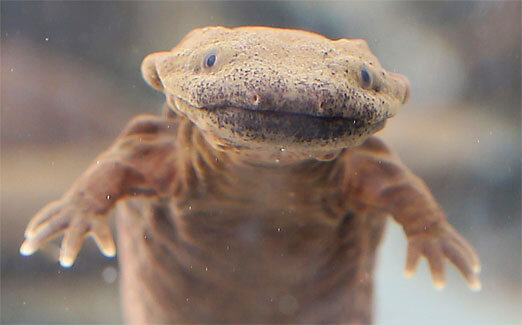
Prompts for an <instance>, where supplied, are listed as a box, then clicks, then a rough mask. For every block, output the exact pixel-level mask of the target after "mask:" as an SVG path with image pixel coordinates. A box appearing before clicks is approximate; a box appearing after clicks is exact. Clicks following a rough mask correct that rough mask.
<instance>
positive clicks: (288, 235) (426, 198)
mask: <svg viewBox="0 0 522 325" xmlns="http://www.w3.org/2000/svg"><path fill="white" fill-rule="evenodd" d="M210 56H214V58H213V60H210V61H209V60H208V58H209V57H210ZM208 62H210V63H211V64H209V63H208ZM363 71H364V72H363ZM142 72H143V76H144V78H145V80H147V82H148V83H149V84H151V85H152V86H153V87H154V88H156V89H158V90H161V91H163V92H164V93H165V95H166V98H167V103H168V106H169V109H168V110H167V112H166V113H165V114H164V116H152V115H142V116H139V117H137V118H135V119H134V120H133V121H131V122H130V123H129V125H128V126H127V127H126V129H125V130H124V131H123V132H122V134H121V135H120V137H119V138H118V139H117V140H116V142H115V143H114V144H113V146H112V147H111V148H110V149H109V150H107V151H106V152H104V153H103V154H102V155H100V156H99V157H98V158H97V159H96V162H95V163H94V164H93V165H92V166H91V167H90V168H89V169H88V170H87V171H86V172H85V173H84V174H83V175H82V176H81V177H80V178H79V179H78V181H77V182H76V183H75V184H74V185H73V187H72V188H71V189H70V190H69V191H68V192H67V193H66V194H65V195H64V196H63V197H62V198H61V199H59V200H57V201H55V202H52V203H50V204H49V205H48V206H46V207H45V208H43V209H42V210H41V211H40V212H39V213H38V214H37V215H36V216H35V217H34V218H33V220H31V222H30V223H29V225H28V227H27V231H26V241H25V242H24V243H23V245H22V247H21V252H22V253H23V254H25V255H29V254H32V253H33V252H34V251H35V250H37V249H38V247H40V246H41V245H42V244H43V243H44V242H45V241H46V240H48V239H50V238H51V237H53V236H55V235H58V234H60V233H62V232H65V235H64V239H63V243H62V250H61V256H60V262H61V263H62V265H64V266H70V265H72V263H73V261H74V259H75V257H76V255H77V253H78V251H79V249H80V247H81V243H82V240H83V238H84V236H85V235H87V234H91V235H92V236H93V237H94V239H95V240H96V242H97V243H98V245H99V247H100V249H101V250H102V252H103V253H104V254H105V255H108V256H111V255H114V253H115V248H114V244H113V241H112V237H111V234H110V231H109V229H108V227H107V224H106V215H107V213H108V212H109V211H110V210H111V209H112V208H113V207H114V206H117V224H118V243H119V245H118V247H119V252H120V256H119V260H120V264H121V274H122V277H121V278H122V280H121V281H122V299H123V306H124V311H125V315H126V319H127V321H128V322H129V323H135V324H144V323H228V322H235V323H338V322H344V323H361V324H366V323H369V322H371V309H372V308H371V305H372V300H371V298H372V281H373V280H372V279H373V265H374V261H375V253H376V249H377V246H378V244H379V241H380V239H381V235H382V232H383V230H384V225H385V220H386V216H388V215H391V216H392V217H393V218H394V219H395V220H396V221H397V222H399V223H400V224H401V225H402V226H403V228H404V231H405V234H406V236H407V238H408V257H407V261H406V269H405V272H406V273H407V274H411V273H412V272H413V271H414V269H415V266H416V264H417V262H418V260H419V258H420V257H421V256H424V257H426V258H427V260H428V262H429V264H430V269H431V272H432V275H433V279H434V283H435V285H436V286H437V287H441V286H442V285H443V284H444V265H443V263H444V260H445V259H446V258H447V259H449V260H450V261H451V262H453V264H455V266H456V267H457V268H458V269H459V270H460V271H461V273H462V274H463V276H464V277H465V279H466V281H467V282H468V283H469V285H470V286H471V287H472V288H475V289H476V288H479V287H480V282H479V280H478V277H477V275H476V273H477V272H478V270H479V261H478V258H477V256H476V254H475V252H474V250H473V248H472V247H471V246H470V244H469V243H468V242H467V241H466V240H465V239H463V238H462V237H461V236H460V235H459V234H458V233H457V232H456V231H455V230H454V229H453V228H452V227H451V226H450V225H449V223H448V222H447V221H446V220H445V216H444V214H443V212H442V210H441V208H440V207H439V205H438V204H437V203H436V201H435V200H434V198H433V196H432V195H431V194H430V192H429V190H428V189H427V187H426V186H425V184H424V183H423V182H422V180H420V179H419V178H418V177H416V176H415V175H413V174H412V173H411V171H410V170H408V168H407V167H405V166H404V165H403V164H402V163H401V162H400V160H399V158H398V157H397V156H396V155H394V154H393V153H392V152H391V151H390V150H389V149H388V148H387V147H386V146H385V145H384V144H383V143H382V142H381V141H380V140H379V139H377V138H376V137H373V136H371V134H373V133H374V132H376V131H377V130H379V129H380V128H382V127H383V126H384V123H385V120H386V119H387V118H389V117H391V116H393V115H394V114H395V113H396V112H397V110H398V108H399V107H400V105H402V104H403V103H404V102H406V100H407V98H408V96H409V84H408V81H407V79H406V78H405V77H403V76H401V75H398V74H393V73H389V72H386V71H385V70H384V69H383V68H382V67H381V66H380V65H379V63H378V61H377V59H376V58H375V57H374V56H373V54H371V52H370V51H369V49H368V47H367V45H366V43H365V42H364V41H361V40H346V39H343V40H338V41H331V40H328V39H326V38H324V37H323V36H320V35H317V34H313V33H310V32H304V31H297V30H284V29H275V28H260V27H242V28H235V29H227V28H222V27H212V28H203V29H197V30H194V31H192V32H191V33H189V34H188V35H187V36H186V37H185V38H184V39H183V40H182V41H181V43H180V44H179V45H178V46H176V47H174V48H173V49H172V51H170V52H158V53H154V54H151V55H149V56H147V57H146V58H145V59H144V62H143V64H142ZM365 74H367V76H366V77H368V75H369V77H368V78H365Z"/></svg>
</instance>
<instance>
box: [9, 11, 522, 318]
mask: <svg viewBox="0 0 522 325" xmlns="http://www.w3.org/2000/svg"><path fill="white" fill-rule="evenodd" d="M0 9H1V43H0V45H1V141H2V143H1V185H2V187H1V311H0V313H1V319H0V320H1V322H2V323H5V324H7V323H26V324H27V323H69V324H72V323H120V322H121V321H122V318H121V311H120V304H119V292H118V272H119V271H118V267H117V263H116V260H115V259H107V258H104V257H103V256H101V254H99V252H97V250H96V249H95V247H94V244H93V243H92V241H91V240H90V239H89V240H87V241H86V243H85V245H84V247H83V249H82V251H81V253H80V256H79V258H78V260H77V263H76V264H75V265H74V266H73V267H72V268H71V269H67V270H65V269H62V268H60V267H59V265H58V264H57V260H56V256H57V250H58V241H55V242H53V243H52V244H49V245H48V246H46V248H45V249H44V250H42V251H40V252H38V253H36V254H35V255H34V256H32V257H30V258H27V257H22V256H20V255H19V253H18V248H19V245H20V243H21V242H22V240H23V231H24V227H25V225H26V223H27V222H28V221H29V219H30V218H31V216H32V215H33V214H34V213H35V212H36V211H37V210H38V209H39V208H40V207H42V206H43V205H44V204H46V203H47V202H49V201H50V200H53V199H56V198H58V197H59V196H60V195H61V194H62V193H63V192H64V191H65V190H66V189H67V188H68V187H69V186H70V185H71V184H72V182H73V181H74V179H75V178H76V177H77V176H78V175H79V174H80V173H81V172H82V171H83V170H84V169H85V168H86V167H87V166H88V165H89V164H90V162H91V161H92V160H93V159H94V158H95V156H96V154H97V153H99V152H101V151H102V150H104V149H105V148H106V147H107V146H109V145H110V143H111V142H112V140H113V139H114V137H115V136H116V135H117V134H118V133H119V132H120V130H121V129H122V127H123V126H124V125H125V124H126V122H127V121H128V120H129V119H130V118H131V117H132V116H134V115H136V114H138V113H157V112H159V111H160V108H161V105H162V102H163V97H162V96H161V95H160V94H159V93H157V92H154V91H153V90H152V89H150V88H149V87H147V86H146V85H145V83H144V82H143V81H142V79H141V76H140V70H139V66H140V63H141V59H142V58H143V57H144V56H145V55H146V54H147V53H149V52H152V51H157V50H165V49H169V48H171V47H173V46H174V45H175V44H176V43H177V42H178V41H179V40H180V39H181V37H182V36H183V35H185V34H186V33H187V32H188V31H190V30H191V29H192V28H195V27H199V26H204V25H226V26H238V25H270V26H281V27H294V28H301V29H307V30H312V31H315V32H317V33H320V34H324V35H326V36H328V37H330V38H342V37H348V38H364V39H366V40H367V41H368V43H369V44H370V47H371V49H372V51H373V52H374V53H375V54H376V55H377V57H379V58H380V61H381V63H382V65H383V66H384V67H385V68H386V69H387V70H390V71H395V72H400V73H402V74H405V75H406V76H408V77H409V79H410V81H411V84H412V91H411V93H412V97H411V100H410V102H409V103H408V104H407V105H406V106H405V107H403V108H402V110H401V111H400V112H399V114H398V115H397V117H395V118H394V119H392V120H390V121H389V122H388V126H387V128H385V130H383V131H382V132H381V133H380V136H381V137H383V138H385V139H386V142H387V143H389V144H390V146H392V147H393V148H395V149H396V151H397V152H398V153H399V155H400V156H401V157H402V159H403V160H404V161H405V162H406V164H407V165H408V166H410V167H411V168H412V169H413V170H414V171H415V172H416V173H417V174H419V175H420V176H421V177H422V178H423V179H424V180H426V182H427V183H428V185H429V186H430V188H431V189H432V191H433V193H434V195H435V197H436V198H437V199H438V200H439V202H440V203H441V204H442V206H443V207H444V209H445V211H446V212H447V215H448V219H449V220H450V221H451V223H452V224H453V225H455V227H456V228H457V229H458V231H459V232H460V233H461V234H463V235H464V236H465V237H467V238H468V239H469V240H470V241H471V243H472V244H473V245H474V246H475V248H476V249H477V251H478V253H479V255H480V257H481V260H482V265H483V270H482V273H481V279H482V283H483V290H482V291H481V292H480V293H474V292H471V291H470V290H469V289H468V288H467V287H466V285H465V282H464V281H463V280H462V279H461V278H460V275H459V274H458V273H457V272H456V271H455V269H454V268H453V267H448V268H447V278H448V279H447V286H446V288H445V289H444V290H443V291H436V290H435V289H434V288H433V287H432V285H431V280H430V278H429V273H428V268H427V266H426V264H425V262H424V261H423V262H422V263H421V265H420V266H419V269H418V270H417V273H416V274H415V276H414V278H413V279H405V278H404V277H403V276H402V268H403V265H404V260H405V251H406V240H405V238H404V236H403V234H402V231H401V229H400V228H399V227H398V226H397V225H395V224H394V223H392V222H390V223H389V224H388V230H387V232H386V236H385V240H384V242H383V244H382V246H381V248H380V251H379V257H378V267H377V272H376V279H375V280H376V283H375V284H376V289H375V302H374V303H375V322H376V323H377V324H420V323H422V324H430V323H431V324H440V323H442V322H444V323H445V324H460V323H465V324H520V323H521V322H522V315H521V313H522V312H521V305H522V298H521V296H522V293H521V292H522V286H521V282H522V279H521V270H522V264H521V220H520V219H521V210H520V203H521V175H520V159H521V133H520V132H521V129H520V122H521V116H520V112H521V102H520V99H521V91H520V86H521V85H520V80H521V69H520V67H521V63H520V62H521V58H520V53H521V16H520V15H521V3H520V2H460V1H459V2H439V1H437V2H422V3H415V2H395V1H394V2H321V3H318V2H297V1H294V2H248V3H243V2H217V1H215V2H145V1H143V2H112V1H101V2H55V1H53V2H45V1H38V2H15V1H2V2H1V8H0Z"/></svg>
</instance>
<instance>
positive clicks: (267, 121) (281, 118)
mask: <svg viewBox="0 0 522 325" xmlns="http://www.w3.org/2000/svg"><path fill="white" fill-rule="evenodd" d="M197 110H198V111H200V112H201V113H203V114H205V115H207V117H208V118H209V119H210V120H211V121H212V123H213V124H214V125H215V126H216V127H218V128H224V129H228V130H230V131H231V132H232V133H234V134H237V135H240V136H246V137H249V138H261V139H267V140H269V139H271V138H274V137H278V138H279V137H286V138H290V139H291V140H293V141H294V142H310V141H314V140H337V139H341V138H346V137H352V136H356V137H359V136H364V135H367V134H371V133H374V132H376V131H377V130H379V129H381V128H382V127H383V126H384V123H385V119H383V120H378V121H372V122H367V121H363V120H360V119H356V118H346V117H330V116H314V115H308V114H302V113H295V112H282V111H271V110H262V111H260V110H252V109H249V108H241V107H231V106H227V107H221V108H212V109H207V108H198V109H197Z"/></svg>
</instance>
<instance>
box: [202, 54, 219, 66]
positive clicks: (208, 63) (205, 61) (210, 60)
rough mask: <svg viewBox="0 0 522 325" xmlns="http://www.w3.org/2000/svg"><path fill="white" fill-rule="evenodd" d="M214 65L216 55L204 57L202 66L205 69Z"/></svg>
mask: <svg viewBox="0 0 522 325" xmlns="http://www.w3.org/2000/svg"><path fill="white" fill-rule="evenodd" d="M214 63H216V54H214V53H210V54H207V56H205V59H203V65H204V66H205V68H210V67H212V66H213V65H214Z"/></svg>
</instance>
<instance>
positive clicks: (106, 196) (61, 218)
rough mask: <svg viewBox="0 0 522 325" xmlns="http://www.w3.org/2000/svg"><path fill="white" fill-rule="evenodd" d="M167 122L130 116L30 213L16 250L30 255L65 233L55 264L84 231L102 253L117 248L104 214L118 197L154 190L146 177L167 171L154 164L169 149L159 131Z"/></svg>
mask: <svg viewBox="0 0 522 325" xmlns="http://www.w3.org/2000/svg"><path fill="white" fill-rule="evenodd" d="M169 123H170V122H168V121H165V120H163V119H161V118H159V117H156V116H147V115H142V116H139V117H138V118H135V119H134V120H133V121H131V122H130V123H129V124H128V126H127V128H126V129H125V130H124V131H123V132H122V134H121V135H120V137H119V138H118V139H117V140H116V142H115V143H114V144H113V145H112V146H111V147H110V148H109V149H108V150H107V151H105V152H104V153H102V154H101V155H100V156H99V157H98V158H97V159H96V160H95V162H94V163H93V164H92V165H91V166H90V167H89V168H88V169H87V170H86V171H85V172H84V173H83V174H82V175H81V176H80V177H79V178H78V179H77V180H76V182H75V183H74V184H73V186H72V187H71V188H70V189H69V191H67V192H66V193H65V194H64V195H63V196H62V197H61V198H60V199H58V200H56V201H53V202H51V203H49V204H48V205H46V206H45V207H43V208H42V209H41V210H40V211H39V212H38V213H37V214H36V215H35V216H34V217H33V218H32V219H31V221H30V222H29V224H28V226H27V228H26V231H25V241H24V242H23V243H22V246H21V247H20V253H21V254H22V255H31V254H33V253H34V252H35V251H36V250H38V249H39V248H40V247H41V246H42V245H43V244H44V243H45V242H47V241H48V240H50V239H52V238H54V237H56V236H58V235H60V234H61V233H64V237H63V240H62V245H61V249H60V264H61V265H62V266H64V267H69V266H71V265H72V264H73V263H74V260H75V259H76V256H77V254H78V252H79V250H80V248H81V246H82V242H83V238H84V237H85V236H86V235H91V236H92V237H93V239H94V240H95V242H96V244H97V245H98V247H99V248H100V250H101V251H102V253H103V254H104V255H105V256H114V255H115V253H116V248H115V245H114V240H113V238H112V235H111V232H110V229H109V226H108V223H107V215H108V213H109V212H110V210H111V209H112V208H113V207H114V205H115V203H116V202H117V201H118V200H119V199H120V198H123V197H125V196H127V195H143V194H145V195H147V194H148V195H152V194H154V193H155V190H156V186H155V184H154V182H153V181H152V180H151V179H152V178H154V176H161V175H158V174H160V173H164V174H169V173H170V171H164V170H162V168H163V169H165V167H158V165H157V164H156V163H158V162H160V161H162V160H165V159H167V158H168V156H169V155H170V154H171V153H172V148H170V147H169V146H170V142H169V141H168V139H165V137H162V136H161V135H162V134H163V135H164V134H165V133H166V132H167V131H166V130H168V129H170V124H169ZM168 132H170V131H168ZM155 162H156V163H155ZM160 166H169V164H165V165H160ZM170 174H171V173H170Z"/></svg>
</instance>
